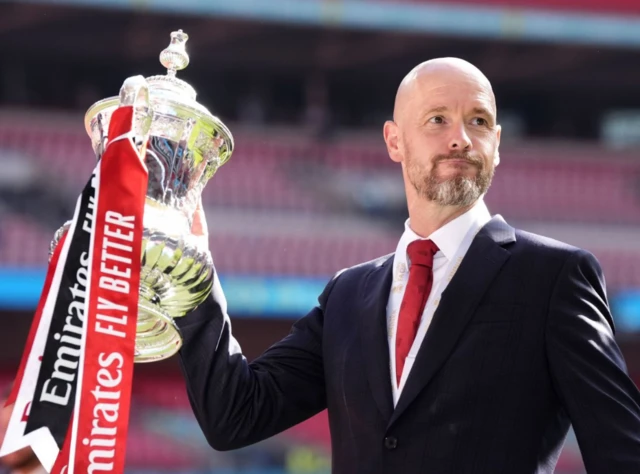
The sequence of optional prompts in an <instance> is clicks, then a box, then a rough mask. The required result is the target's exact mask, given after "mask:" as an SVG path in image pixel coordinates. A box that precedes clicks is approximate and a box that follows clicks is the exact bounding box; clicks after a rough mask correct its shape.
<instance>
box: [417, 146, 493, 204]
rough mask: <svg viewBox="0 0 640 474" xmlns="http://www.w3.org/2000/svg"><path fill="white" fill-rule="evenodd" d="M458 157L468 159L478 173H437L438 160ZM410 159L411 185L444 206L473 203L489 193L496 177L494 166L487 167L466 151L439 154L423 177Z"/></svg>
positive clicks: (421, 194)
mask: <svg viewBox="0 0 640 474" xmlns="http://www.w3.org/2000/svg"><path fill="white" fill-rule="evenodd" d="M451 159H457V160H466V161H467V162H468V163H469V165H470V166H475V167H476V168H477V169H478V172H477V174H476V175H475V176H464V175H457V176H454V177H452V178H449V179H442V178H440V177H439V176H438V170H437V165H438V163H440V162H442V161H446V160H451ZM412 161H413V160H410V163H409V167H408V170H407V171H408V175H409V179H410V181H411V184H412V185H413V187H414V188H415V190H416V191H417V192H418V194H419V195H420V197H422V198H423V199H427V200H429V201H433V202H435V203H437V204H439V205H441V206H456V207H464V206H469V205H471V204H473V203H474V202H475V201H477V200H478V198H479V197H480V196H482V195H483V194H484V193H486V192H487V190H488V189H489V186H491V181H492V179H493V174H494V167H493V166H491V167H490V168H489V169H485V167H484V166H483V162H482V161H480V160H477V159H473V158H471V157H470V156H469V155H467V154H463V153H455V154H451V155H448V156H438V157H436V158H435V160H434V165H433V167H432V168H431V170H430V171H429V173H428V174H427V175H426V177H424V178H423V179H420V177H421V176H420V175H421V174H422V175H423V176H424V174H423V173H419V172H418V173H416V172H417V171H419V169H417V167H415V166H414V165H413V163H412Z"/></svg>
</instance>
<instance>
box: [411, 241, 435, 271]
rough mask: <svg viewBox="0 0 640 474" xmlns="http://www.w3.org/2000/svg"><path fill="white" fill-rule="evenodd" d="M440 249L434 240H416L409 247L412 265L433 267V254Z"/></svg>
mask: <svg viewBox="0 0 640 474" xmlns="http://www.w3.org/2000/svg"><path fill="white" fill-rule="evenodd" d="M437 251H438V246H437V245H436V244H435V243H434V242H433V241H432V240H414V241H413V242H411V243H410V244H409V246H408V247H407V255H408V256H409V260H411V265H421V266H423V267H429V268H431V267H433V256H434V255H435V254H436V252H437Z"/></svg>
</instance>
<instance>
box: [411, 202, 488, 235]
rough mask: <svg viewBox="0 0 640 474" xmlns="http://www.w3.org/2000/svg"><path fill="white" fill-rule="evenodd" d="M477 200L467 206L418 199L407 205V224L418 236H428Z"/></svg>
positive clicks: (473, 204)
mask: <svg viewBox="0 0 640 474" xmlns="http://www.w3.org/2000/svg"><path fill="white" fill-rule="evenodd" d="M477 202H478V201H474V202H473V203H472V204H470V205H468V206H463V207H460V206H440V205H438V204H435V203H434V202H431V201H428V202H424V201H420V202H416V203H415V205H413V206H409V224H410V226H411V230H413V231H414V232H415V233H416V234H418V235H419V236H420V237H423V238H425V237H428V236H430V235H431V234H433V233H434V232H435V231H436V230H438V229H439V228H440V227H442V226H444V225H447V224H448V223H449V222H451V221H452V220H454V219H456V218H458V217H460V216H461V215H462V214H464V213H465V212H467V211H468V210H469V209H471V208H472V207H473V206H475V205H476V204H477Z"/></svg>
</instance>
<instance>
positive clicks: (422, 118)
mask: <svg viewBox="0 0 640 474" xmlns="http://www.w3.org/2000/svg"><path fill="white" fill-rule="evenodd" d="M447 110H449V109H448V108H447V106H446V105H438V106H436V107H431V108H430V109H429V110H425V111H424V112H423V113H422V114H421V115H420V121H421V122H423V121H425V120H426V119H427V118H428V117H429V115H431V114H441V113H442V112H446V111H447Z"/></svg>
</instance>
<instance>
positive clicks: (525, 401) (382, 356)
mask: <svg viewBox="0 0 640 474" xmlns="http://www.w3.org/2000/svg"><path fill="white" fill-rule="evenodd" d="M392 265H393V255H387V256H385V257H381V258H379V259H376V260H373V261H371V262H367V263H363V264H361V265H358V266H355V267H352V268H349V269H347V270H345V271H342V272H340V273H338V274H337V275H336V276H335V277H334V278H333V279H332V280H331V281H330V282H329V284H328V285H327V287H326V288H325V290H324V292H323V293H322V295H321V296H320V298H319V305H318V306H317V307H315V308H313V309H312V310H311V311H310V312H309V313H308V314H307V315H306V316H305V317H303V318H302V319H300V320H299V321H297V322H296V323H295V324H294V325H293V328H292V330H291V332H290V334H289V335H288V336H287V337H286V338H284V339H283V340H282V341H280V342H278V343H276V344H275V345H273V346H272V347H271V348H270V349H268V350H267V351H266V352H265V353H264V354H263V355H262V356H260V357H259V358H257V359H256V360H254V361H253V362H251V363H249V362H247V360H246V359H245V358H244V357H243V356H242V354H241V353H240V352H239V348H238V347H237V343H236V342H235V340H234V339H233V336H232V334H231V324H230V320H229V317H228V315H227V314H226V311H225V310H224V308H223V307H222V306H221V305H220V304H219V303H220V301H222V298H223V296H222V295H221V293H220V291H221V290H220V288H219V286H216V287H215V288H214V291H213V292H212V296H211V297H210V298H209V299H208V300H207V301H206V302H205V303H204V304H203V305H202V306H201V307H200V308H198V309H197V310H196V311H194V312H193V313H191V314H189V315H187V316H185V317H184V318H181V319H180V320H179V321H178V325H179V327H180V330H181V332H182V334H183V336H184V346H183V347H182V349H181V351H180V359H181V366H182V370H183V372H184V375H185V379H186V382H187V389H188V394H189V398H190V401H191V405H192V407H193V410H194V413H195V415H196V418H197V419H198V422H199V424H200V426H201V428H202V430H203V432H204V434H205V436H206V438H207V440H208V441H209V443H210V444H211V446H212V447H213V448H215V449H217V450H229V449H235V448H240V447H243V446H246V445H249V444H252V443H256V442H258V441H260V440H263V439H265V438H268V437H270V436H272V435H275V434H276V433H279V432H281V431H283V430H285V429H287V428H289V427H291V426H293V425H295V424H297V423H299V422H301V421H303V420H305V419H307V418H309V417H311V416H312V415H314V414H316V413H318V412H320V411H321V410H323V409H325V408H328V414H329V422H330V429H331V439H332V472H333V473H335V474H360V473H362V474H369V473H372V474H418V473H420V474H427V473H428V474H449V473H451V474H463V473H464V474H481V473H482V474H485V473H486V474H500V473H504V474H530V473H538V474H542V473H552V472H553V470H554V467H555V464H556V461H557V459H558V456H559V453H560V451H561V448H562V445H563V442H564V439H565V437H566V434H567V431H568V429H569V425H570V424H573V427H574V430H575V433H576V436H577V439H578V442H579V445H580V450H581V452H582V456H583V459H584V462H585V465H586V467H587V470H588V472H589V474H632V473H633V474H637V473H640V394H639V392H638V390H637V388H636V386H635V385H634V383H633V382H632V381H631V380H630V378H629V376H628V375H627V369H626V366H625V362H624V359H623V357H622V355H621V353H620V350H619V348H618V346H617V344H616V342H615V339H614V326H613V321H612V319H611V314H610V311H609V307H608V302H607V297H606V293H605V288H604V281H603V276H602V272H601V270H600V266H599V264H598V262H597V260H596V259H595V258H594V257H593V256H592V255H591V254H590V253H588V252H586V251H584V250H581V249H578V248H575V247H571V246H569V245H566V244H563V243H561V242H557V241H554V240H551V239H548V238H545V237H541V236H538V235H534V234H531V233H527V232H523V231H520V230H515V229H514V228H512V227H511V226H509V225H508V224H507V223H506V222H505V221H504V220H503V219H502V218H501V217H500V216H495V217H494V218H493V219H492V220H491V221H490V222H489V223H488V224H487V225H486V226H484V227H483V228H482V229H481V231H480V232H479V233H478V235H477V236H476V237H475V239H474V240H473V243H472V245H471V247H470V248H469V250H468V252H467V254H466V256H465V258H464V259H463V261H462V263H461V265H460V268H459V269H458V271H457V272H456V274H455V276H454V277H453V279H452V280H451V282H450V283H449V285H448V286H447V288H446V290H445V291H444V293H443V294H442V297H441V301H440V304H439V306H438V308H437V311H436V313H435V315H434V318H433V320H432V323H431V326H430V327H429V330H428V332H427V334H426V336H425V339H424V342H423V343H422V346H421V348H420V350H419V353H418V355H417V359H416V361H415V364H414V366H413V368H412V370H411V373H410V376H409V378H408V381H407V383H406V385H405V387H404V389H403V391H402V394H401V396H400V399H399V401H398V403H397V406H396V407H395V408H394V406H393V403H392V396H391V377H390V372H389V356H388V353H389V350H388V342H387V329H386V304H387V299H388V296H389V289H390V285H391V279H392V271H391V270H392Z"/></svg>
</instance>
